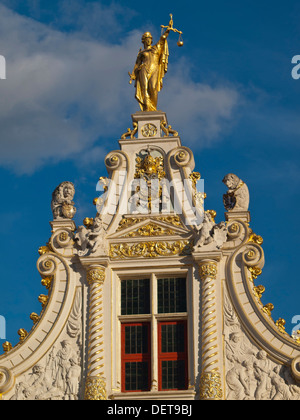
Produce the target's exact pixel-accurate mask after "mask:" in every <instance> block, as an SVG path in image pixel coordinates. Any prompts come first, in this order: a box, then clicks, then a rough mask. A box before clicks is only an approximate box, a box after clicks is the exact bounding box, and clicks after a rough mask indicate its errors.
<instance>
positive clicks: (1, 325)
mask: <svg viewBox="0 0 300 420" xmlns="http://www.w3.org/2000/svg"><path fill="white" fill-rule="evenodd" d="M0 340H6V320H5V318H4V316H2V315H0Z"/></svg>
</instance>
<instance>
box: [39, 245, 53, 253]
mask: <svg viewBox="0 0 300 420" xmlns="http://www.w3.org/2000/svg"><path fill="white" fill-rule="evenodd" d="M49 252H51V251H50V248H49V247H48V246H41V247H40V248H39V250H38V253H39V254H40V255H45V254H49Z"/></svg>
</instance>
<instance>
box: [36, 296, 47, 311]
mask: <svg viewBox="0 0 300 420" xmlns="http://www.w3.org/2000/svg"><path fill="white" fill-rule="evenodd" d="M38 300H39V302H40V303H41V304H42V308H43V309H44V308H45V306H47V303H48V300H49V296H46V295H40V296H39V297H38Z"/></svg>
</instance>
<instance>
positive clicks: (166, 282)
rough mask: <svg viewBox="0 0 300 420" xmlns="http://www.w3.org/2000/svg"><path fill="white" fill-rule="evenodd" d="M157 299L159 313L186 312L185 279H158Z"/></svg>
mask: <svg viewBox="0 0 300 420" xmlns="http://www.w3.org/2000/svg"><path fill="white" fill-rule="evenodd" d="M157 300H158V313H159V314H162V313H164V314H166V313H175V312H186V279H185V278H167V279H159V280H158V282H157Z"/></svg>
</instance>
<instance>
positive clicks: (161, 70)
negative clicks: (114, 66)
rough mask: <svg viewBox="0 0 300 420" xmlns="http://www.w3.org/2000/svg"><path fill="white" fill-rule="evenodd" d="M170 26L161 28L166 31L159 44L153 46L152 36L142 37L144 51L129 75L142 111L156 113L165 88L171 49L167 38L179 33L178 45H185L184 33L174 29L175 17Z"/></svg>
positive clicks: (140, 52) (140, 53)
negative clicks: (159, 97) (160, 95)
mask: <svg viewBox="0 0 300 420" xmlns="http://www.w3.org/2000/svg"><path fill="white" fill-rule="evenodd" d="M170 16H171V20H170V22H169V25H168V26H163V25H162V26H161V27H162V29H165V31H164V32H163V34H162V35H161V37H160V39H159V41H158V43H157V44H156V45H152V35H151V33H150V32H145V33H144V35H143V36H142V43H143V45H144V49H143V48H141V49H140V51H139V53H138V56H137V59H136V63H135V66H134V69H133V71H132V73H129V76H130V82H129V83H132V80H135V87H136V92H135V97H136V99H137V101H138V102H139V105H140V107H141V110H142V111H156V110H157V97H158V92H160V91H161V89H162V86H163V78H164V76H165V74H166V73H167V70H168V57H169V48H168V42H167V38H168V36H169V33H170V32H171V31H173V32H177V33H179V41H178V43H177V44H178V45H179V44H180V46H181V43H182V44H183V42H182V40H180V39H181V38H180V37H181V35H182V32H181V31H178V30H177V29H175V28H173V16H172V15H170Z"/></svg>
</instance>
